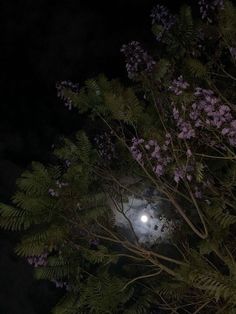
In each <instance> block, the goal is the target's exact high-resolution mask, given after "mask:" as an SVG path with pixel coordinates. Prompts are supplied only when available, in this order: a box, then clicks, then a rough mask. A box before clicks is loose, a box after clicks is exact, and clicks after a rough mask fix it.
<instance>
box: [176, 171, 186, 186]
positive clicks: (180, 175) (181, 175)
mask: <svg viewBox="0 0 236 314" xmlns="http://www.w3.org/2000/svg"><path fill="white" fill-rule="evenodd" d="M184 176H185V172H184V170H183V169H182V168H177V169H175V171H174V180H175V182H176V183H179V181H180V180H181V179H184Z"/></svg>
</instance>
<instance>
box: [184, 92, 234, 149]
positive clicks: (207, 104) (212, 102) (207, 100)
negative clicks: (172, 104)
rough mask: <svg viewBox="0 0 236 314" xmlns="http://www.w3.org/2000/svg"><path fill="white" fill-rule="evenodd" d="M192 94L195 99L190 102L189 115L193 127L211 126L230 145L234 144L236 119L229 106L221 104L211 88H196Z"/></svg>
mask: <svg viewBox="0 0 236 314" xmlns="http://www.w3.org/2000/svg"><path fill="white" fill-rule="evenodd" d="M194 95H195V96H196V101H195V102H194V103H193V104H192V108H191V112H190V114H189V116H190V119H191V120H192V121H193V122H194V125H195V127H196V128H206V129H208V128H210V127H213V128H215V129H217V130H218V131H219V132H220V133H221V135H223V136H225V137H226V138H227V139H228V142H229V143H230V145H232V146H236V120H235V119H234V118H233V116H232V113H231V109H230V107H229V106H227V105H224V104H222V102H221V100H220V99H219V98H217V97H216V96H215V95H214V92H213V91H211V90H206V89H202V88H196V90H195V93H194Z"/></svg>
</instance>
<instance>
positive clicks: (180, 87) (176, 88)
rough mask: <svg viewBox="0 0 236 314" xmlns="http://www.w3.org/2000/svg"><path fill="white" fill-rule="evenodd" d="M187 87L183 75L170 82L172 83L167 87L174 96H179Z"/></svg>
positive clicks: (187, 84)
mask: <svg viewBox="0 0 236 314" xmlns="http://www.w3.org/2000/svg"><path fill="white" fill-rule="evenodd" d="M188 87H189V83H188V82H186V81H184V79H183V76H182V75H181V76H179V77H178V78H177V79H176V80H174V81H173V82H172V85H171V86H170V87H169V90H170V91H172V92H173V93H174V94H175V95H176V96H179V95H181V94H182V93H183V91H184V90H185V89H187V88H188Z"/></svg>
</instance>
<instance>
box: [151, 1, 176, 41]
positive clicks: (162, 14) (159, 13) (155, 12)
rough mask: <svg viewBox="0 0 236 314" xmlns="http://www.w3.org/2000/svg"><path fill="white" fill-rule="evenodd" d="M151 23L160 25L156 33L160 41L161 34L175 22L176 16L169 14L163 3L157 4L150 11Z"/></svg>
mask: <svg viewBox="0 0 236 314" xmlns="http://www.w3.org/2000/svg"><path fill="white" fill-rule="evenodd" d="M150 17H151V18H152V24H157V25H159V26H161V28H162V29H161V30H160V32H159V34H157V35H156V39H157V40H158V41H160V39H161V38H162V36H163V34H164V33H165V32H166V31H169V30H170V29H171V28H172V26H173V25H174V24H175V22H176V17H175V16H174V15H172V14H170V12H169V10H168V9H167V8H166V7H165V6H164V5H159V4H157V5H156V6H155V7H154V8H153V9H152V12H151V15H150Z"/></svg>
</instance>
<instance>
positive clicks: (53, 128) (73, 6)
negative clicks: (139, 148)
mask: <svg viewBox="0 0 236 314" xmlns="http://www.w3.org/2000/svg"><path fill="white" fill-rule="evenodd" d="M181 2H183V1H173V0H170V1H163V2H162V3H164V4H165V3H166V4H168V6H169V7H171V8H172V9H173V10H176V8H177V7H179V4H180V3H181ZM156 3H157V2H156V1H153V0H118V1H107V0H106V1H104V0H100V1H89V0H86V1H80V0H64V1H62V0H5V1H0V33H1V35H0V90H1V97H0V201H7V200H8V199H9V197H10V195H11V194H12V193H13V191H14V182H15V179H16V177H17V176H19V174H20V172H21V171H22V170H23V169H24V167H26V166H27V165H28V164H29V163H30V161H31V160H40V161H44V162H46V161H47V160H48V157H49V154H48V152H49V151H50V147H51V145H52V143H53V141H54V140H55V138H56V136H57V135H59V134H65V135H69V134H71V133H72V132H74V131H76V130H78V129H79V128H81V127H83V122H84V121H83V119H82V118H81V117H79V116H78V115H77V113H76V112H68V110H67V109H66V108H65V107H64V106H63V104H62V103H61V102H60V101H59V100H58V99H57V97H56V89H55V83H56V82H57V81H60V80H72V81H74V82H80V83H83V81H84V80H85V79H86V78H89V77H93V76H96V75H97V74H99V73H100V72H104V73H105V74H106V75H108V77H110V78H113V77H118V76H119V77H123V78H125V77H126V71H125V64H124V62H123V59H122V56H121V54H120V48H121V45H122V44H123V43H127V42H129V41H131V40H138V41H141V42H143V43H144V44H145V45H146V46H147V47H148V46H149V44H151V42H153V43H154V42H155V40H154V38H153V36H152V34H151V31H150V28H151V21H150V18H149V15H150V10H151V8H152V7H153V5H154V4H156ZM17 237H18V236H17V235H15V236H14V235H13V236H12V235H11V234H8V233H4V232H1V233H0V246H1V248H0V250H1V251H0V281H1V287H0V313H1V314H2V313H3V314H37V313H40V314H41V313H44V314H47V313H48V308H50V307H51V303H53V302H55V298H56V293H55V292H54V290H53V291H52V290H51V288H50V287H49V286H48V285H47V284H45V283H36V282H35V281H33V279H32V274H31V270H30V268H29V266H27V264H26V263H25V262H24V261H23V260H20V259H18V258H17V257H16V256H15V254H14V253H13V247H14V245H15V242H16V240H17ZM39 305H41V308H40V307H39Z"/></svg>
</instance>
